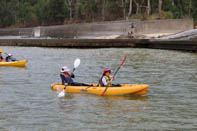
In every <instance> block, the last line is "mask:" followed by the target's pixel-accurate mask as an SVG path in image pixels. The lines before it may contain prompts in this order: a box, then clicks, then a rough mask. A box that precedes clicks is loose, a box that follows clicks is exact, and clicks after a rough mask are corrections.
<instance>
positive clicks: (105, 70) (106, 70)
mask: <svg viewBox="0 0 197 131" xmlns="http://www.w3.org/2000/svg"><path fill="white" fill-rule="evenodd" d="M106 72H109V73H111V72H112V71H111V70H110V69H104V71H103V75H105V73H106Z"/></svg>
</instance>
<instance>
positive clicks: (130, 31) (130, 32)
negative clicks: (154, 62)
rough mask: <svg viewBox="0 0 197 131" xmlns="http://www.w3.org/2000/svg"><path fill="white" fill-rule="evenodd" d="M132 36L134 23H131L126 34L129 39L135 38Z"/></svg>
mask: <svg viewBox="0 0 197 131" xmlns="http://www.w3.org/2000/svg"><path fill="white" fill-rule="evenodd" d="M134 34H135V25H134V23H131V27H130V30H129V32H128V36H129V37H130V38H134V37H135V36H134Z"/></svg>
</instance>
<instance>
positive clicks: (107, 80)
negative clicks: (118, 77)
mask: <svg viewBox="0 0 197 131" xmlns="http://www.w3.org/2000/svg"><path fill="white" fill-rule="evenodd" d="M111 72H112V71H111V70H110V69H104V71H103V76H102V78H101V79H100V81H99V83H100V85H101V86H108V87H111V86H117V87H120V86H121V85H120V84H112V80H113V79H114V76H113V75H111Z"/></svg>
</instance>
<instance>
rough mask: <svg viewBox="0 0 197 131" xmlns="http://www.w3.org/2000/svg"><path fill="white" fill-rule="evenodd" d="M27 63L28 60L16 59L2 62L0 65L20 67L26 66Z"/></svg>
mask: <svg viewBox="0 0 197 131" xmlns="http://www.w3.org/2000/svg"><path fill="white" fill-rule="evenodd" d="M26 63H27V60H21V61H14V62H0V66H18V67H24V66H25V65H26Z"/></svg>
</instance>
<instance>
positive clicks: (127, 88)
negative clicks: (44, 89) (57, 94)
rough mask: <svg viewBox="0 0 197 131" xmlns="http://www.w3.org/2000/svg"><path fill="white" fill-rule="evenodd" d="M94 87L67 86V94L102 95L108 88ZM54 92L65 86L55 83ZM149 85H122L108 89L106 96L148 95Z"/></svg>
mask: <svg viewBox="0 0 197 131" xmlns="http://www.w3.org/2000/svg"><path fill="white" fill-rule="evenodd" d="M96 85H97V84H93V86H66V89H65V92H66V93H89V94H96V95H100V94H102V93H103V91H104V90H105V88H106V87H97V86H96ZM51 89H52V90H53V91H62V90H64V85H62V84H61V83H53V84H52V85H51ZM148 90H149V85H143V84H121V87H108V89H107V91H106V92H105V94H104V95H147V94H148Z"/></svg>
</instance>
